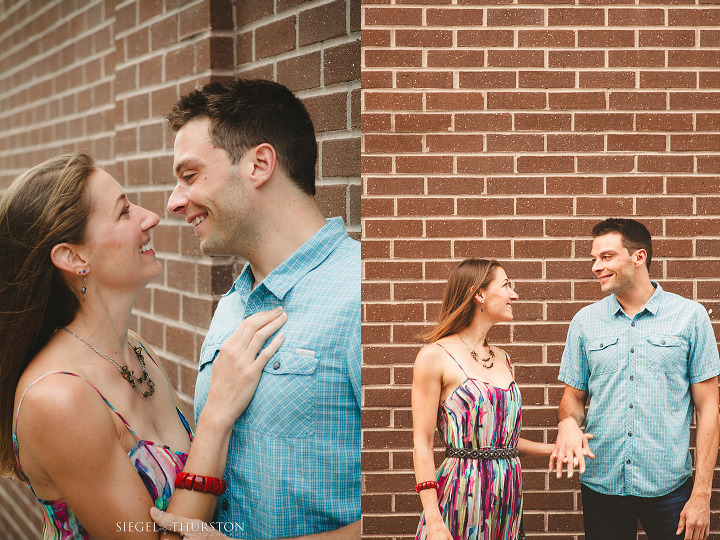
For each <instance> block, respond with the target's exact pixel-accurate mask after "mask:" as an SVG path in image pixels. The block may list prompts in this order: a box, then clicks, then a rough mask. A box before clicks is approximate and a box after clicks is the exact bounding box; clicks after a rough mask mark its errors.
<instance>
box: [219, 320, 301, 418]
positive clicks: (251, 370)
mask: <svg viewBox="0 0 720 540" xmlns="http://www.w3.org/2000/svg"><path fill="white" fill-rule="evenodd" d="M285 321H287V314H285V312H283V310H282V307H277V308H275V309H273V310H272V311H262V312H260V313H255V314H254V315H251V316H250V317H248V318H247V319H245V320H244V321H243V322H242V323H241V324H240V326H239V327H238V328H237V330H235V332H233V334H232V335H231V336H230V337H229V338H228V339H227V340H226V341H225V343H223V345H222V347H221V348H220V352H219V353H218V355H217V357H216V358H215V360H214V361H213V368H212V377H211V378H210V386H209V389H208V400H207V402H206V404H205V409H207V408H208V406H210V410H213V411H214V412H215V413H216V414H217V415H218V417H219V418H221V419H222V422H223V424H224V425H226V427H228V429H230V428H231V427H232V425H233V424H234V423H235V420H237V418H238V417H239V416H240V415H241V414H242V413H243V411H244V410H245V408H246V407H247V406H248V404H249V403H250V400H251V399H252V397H253V395H254V394H255V389H256V388H257V385H258V383H259V382H260V376H261V375H262V370H263V368H264V367H265V364H267V362H268V360H270V358H271V357H272V355H274V354H275V352H276V351H277V350H278V348H280V345H281V344H282V342H283V340H284V339H285V336H284V334H282V333H278V334H277V335H276V336H275V338H274V339H273V340H272V341H271V342H270V344H269V345H268V346H267V347H265V348H264V349H263V350H262V352H260V349H262V346H263V344H264V343H265V342H266V341H267V339H268V338H269V337H270V336H271V335H273V334H274V333H275V332H277V331H278V330H279V329H280V327H281V326H282V325H283V324H285ZM258 353H259V354H258Z"/></svg>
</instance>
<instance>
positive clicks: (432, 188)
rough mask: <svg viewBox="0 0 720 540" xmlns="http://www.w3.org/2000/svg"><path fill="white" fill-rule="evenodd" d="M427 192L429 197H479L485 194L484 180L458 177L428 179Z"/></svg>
mask: <svg viewBox="0 0 720 540" xmlns="http://www.w3.org/2000/svg"><path fill="white" fill-rule="evenodd" d="M427 192H428V194H429V195H432V194H443V195H481V194H483V193H484V192H485V179H484V178H476V177H472V176H469V177H463V176H458V175H453V176H452V177H451V178H443V177H435V178H428V179H427Z"/></svg>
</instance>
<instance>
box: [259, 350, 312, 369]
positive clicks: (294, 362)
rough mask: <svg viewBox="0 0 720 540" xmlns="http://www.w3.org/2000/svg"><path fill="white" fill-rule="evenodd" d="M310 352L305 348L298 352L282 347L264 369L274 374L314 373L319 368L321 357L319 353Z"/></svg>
mask: <svg viewBox="0 0 720 540" xmlns="http://www.w3.org/2000/svg"><path fill="white" fill-rule="evenodd" d="M308 352H310V351H306V350H304V349H303V354H298V353H297V352H293V351H283V350H282V349H281V350H279V351H278V352H276V353H275V354H274V355H273V357H272V358H271V359H270V361H269V362H268V363H267V364H265V367H264V368H263V371H264V372H265V373H272V374H273V375H285V374H293V375H312V374H313V373H315V370H316V369H317V366H318V362H319V361H320V358H319V357H318V355H317V353H314V354H312V355H310V354H308Z"/></svg>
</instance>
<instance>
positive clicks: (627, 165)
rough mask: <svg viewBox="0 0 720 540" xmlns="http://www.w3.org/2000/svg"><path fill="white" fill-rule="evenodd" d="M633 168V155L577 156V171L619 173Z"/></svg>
mask: <svg viewBox="0 0 720 540" xmlns="http://www.w3.org/2000/svg"><path fill="white" fill-rule="evenodd" d="M634 168H635V160H634V158H633V156H613V155H609V156H578V158H577V171H578V172H580V173H591V174H597V173H620V172H630V171H632V170H633V169H634Z"/></svg>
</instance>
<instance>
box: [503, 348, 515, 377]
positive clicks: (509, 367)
mask: <svg viewBox="0 0 720 540" xmlns="http://www.w3.org/2000/svg"><path fill="white" fill-rule="evenodd" d="M503 353H505V363H506V364H507V367H508V369H509V370H510V375H512V377H513V379H514V378H515V371H513V367H512V366H511V365H510V357H509V356H508V353H506V352H505V351H503Z"/></svg>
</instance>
